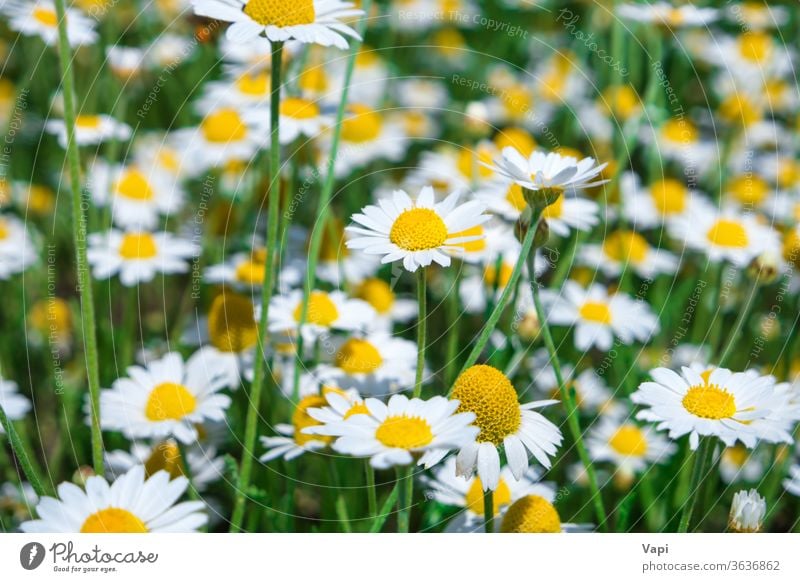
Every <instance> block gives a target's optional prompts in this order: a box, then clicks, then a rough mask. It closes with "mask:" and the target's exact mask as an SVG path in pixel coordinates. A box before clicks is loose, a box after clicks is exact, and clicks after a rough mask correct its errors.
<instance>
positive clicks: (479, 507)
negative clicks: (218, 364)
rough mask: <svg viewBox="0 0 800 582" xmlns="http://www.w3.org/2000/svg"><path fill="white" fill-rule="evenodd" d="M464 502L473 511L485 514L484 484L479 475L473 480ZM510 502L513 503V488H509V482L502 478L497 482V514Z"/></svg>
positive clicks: (495, 510)
mask: <svg viewBox="0 0 800 582" xmlns="http://www.w3.org/2000/svg"><path fill="white" fill-rule="evenodd" d="M464 502H465V504H466V506H467V509H469V510H470V511H471V512H473V513H475V514H477V515H483V485H482V484H481V480H480V478H479V477H475V479H473V480H472V485H470V487H469V490H468V491H467V495H466V497H465V498H464ZM509 503H511V490H510V489H509V488H508V484H507V483H506V482H505V481H504V480H503V479H500V481H498V482H497V489H495V491H494V514H495V515H497V514H498V513H499V512H500V508H501V507H503V506H504V505H508V504H509Z"/></svg>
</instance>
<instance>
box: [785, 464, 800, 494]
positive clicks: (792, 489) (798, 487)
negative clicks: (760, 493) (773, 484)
mask: <svg viewBox="0 0 800 582" xmlns="http://www.w3.org/2000/svg"><path fill="white" fill-rule="evenodd" d="M783 488H784V489H786V491H788V492H789V493H791V494H792V495H796V496H797V497H800V465H792V466H791V467H790V468H789V477H788V478H787V479H784V480H783Z"/></svg>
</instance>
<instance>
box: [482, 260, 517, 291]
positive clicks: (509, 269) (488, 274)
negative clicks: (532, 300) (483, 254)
mask: <svg viewBox="0 0 800 582" xmlns="http://www.w3.org/2000/svg"><path fill="white" fill-rule="evenodd" d="M513 272H514V265H510V264H509V263H506V262H503V263H501V264H500V276H499V277H498V276H497V265H495V264H489V265H486V268H485V269H484V271H483V281H484V282H485V283H486V286H487V287H490V288H492V289H493V288H494V287H497V288H498V289H503V288H504V287H505V286H506V285H508V282H509V281H510V280H511V275H512V273H513Z"/></svg>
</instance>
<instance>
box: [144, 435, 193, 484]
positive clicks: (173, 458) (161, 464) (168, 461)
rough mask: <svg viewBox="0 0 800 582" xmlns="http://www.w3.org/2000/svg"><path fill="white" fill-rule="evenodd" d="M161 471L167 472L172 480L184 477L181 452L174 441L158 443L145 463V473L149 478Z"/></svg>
mask: <svg viewBox="0 0 800 582" xmlns="http://www.w3.org/2000/svg"><path fill="white" fill-rule="evenodd" d="M159 471H166V472H167V473H169V476H170V478H171V479H175V478H176V477H180V476H181V475H183V459H181V450H180V448H179V447H178V444H177V443H175V442H174V441H166V442H163V443H158V444H157V445H156V446H154V447H153V450H152V452H151V453H150V456H149V457H148V458H147V460H146V461H145V462H144V472H145V474H146V475H147V476H148V477H150V476H151V475H155V474H156V473H158V472H159Z"/></svg>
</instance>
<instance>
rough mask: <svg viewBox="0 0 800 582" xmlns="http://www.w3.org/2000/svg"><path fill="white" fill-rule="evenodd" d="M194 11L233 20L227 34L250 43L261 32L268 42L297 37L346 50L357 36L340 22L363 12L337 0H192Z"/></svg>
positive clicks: (203, 14)
mask: <svg viewBox="0 0 800 582" xmlns="http://www.w3.org/2000/svg"><path fill="white" fill-rule="evenodd" d="M192 6H193V7H194V11H195V14H197V15H198V16H206V17H208V18H213V19H215V20H221V21H223V22H230V23H232V24H231V26H229V27H228V30H227V32H226V36H227V37H228V38H229V39H230V40H232V41H234V42H242V43H244V42H249V41H251V40H253V39H255V38H257V37H259V36H261V35H262V34H263V35H264V36H266V37H267V39H268V40H270V41H273V42H275V41H287V40H298V41H300V42H303V43H313V44H319V45H322V46H335V47H336V48H340V49H346V48H347V38H346V37H348V36H349V37H351V38H356V39H357V38H359V36H358V34H356V32H355V31H354V30H353V29H352V28H350V27H349V26H348V25H346V24H345V23H344V22H343V21H344V20H347V19H349V18H353V17H356V16H361V14H363V12H362V11H361V10H358V9H356V8H353V4H351V3H350V2H340V1H339V0H298V1H297V2H291V3H289V2H280V1H276V0H192Z"/></svg>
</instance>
